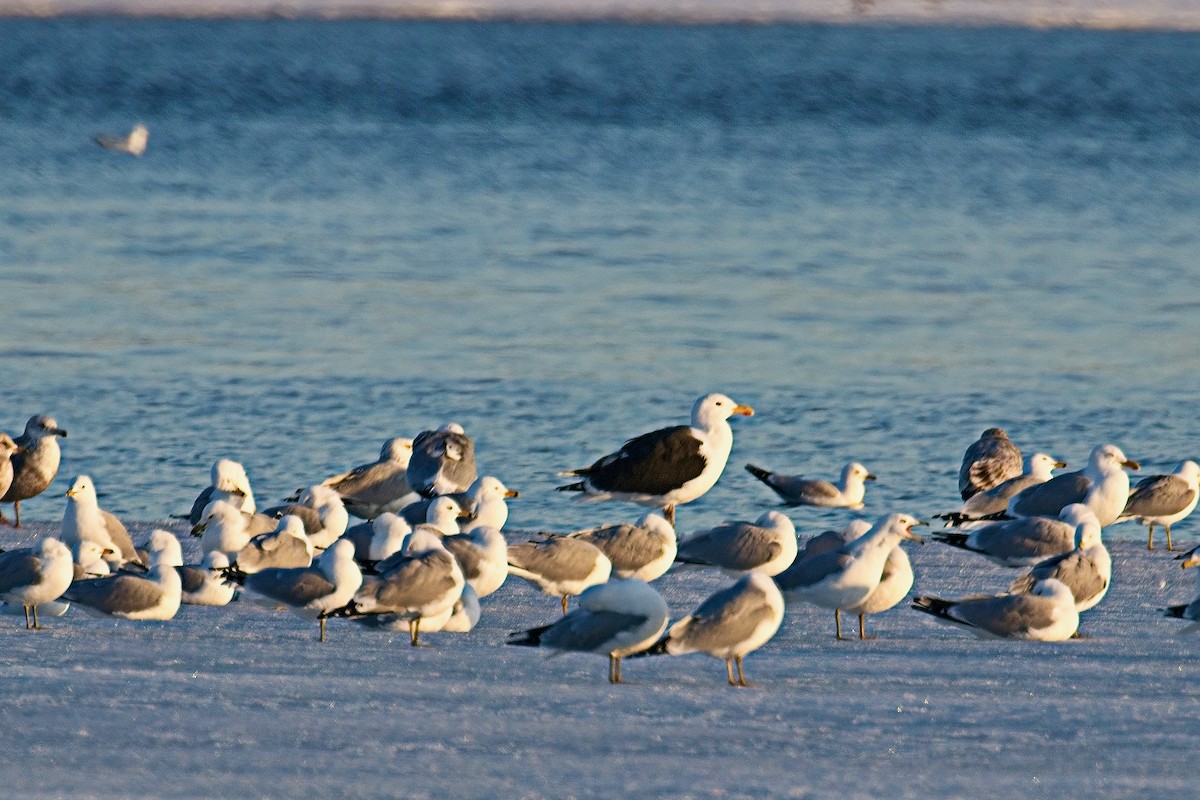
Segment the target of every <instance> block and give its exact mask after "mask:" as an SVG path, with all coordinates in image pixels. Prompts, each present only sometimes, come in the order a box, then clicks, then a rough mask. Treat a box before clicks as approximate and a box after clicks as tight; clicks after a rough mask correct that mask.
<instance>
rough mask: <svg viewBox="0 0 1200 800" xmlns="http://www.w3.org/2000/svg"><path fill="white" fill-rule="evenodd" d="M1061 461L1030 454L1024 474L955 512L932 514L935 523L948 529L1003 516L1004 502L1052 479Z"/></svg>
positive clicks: (964, 503)
mask: <svg viewBox="0 0 1200 800" xmlns="http://www.w3.org/2000/svg"><path fill="white" fill-rule="evenodd" d="M1066 466H1067V463H1066V462H1065V461H1058V460H1056V459H1054V458H1053V457H1052V456H1048V455H1046V454H1045V453H1034V454H1033V455H1031V456H1026V457H1025V468H1024V471H1023V472H1022V473H1021V474H1020V475H1018V476H1017V477H1015V478H1009V479H1008V480H1006V481H1005V482H1004V483H1001V484H1000V485H998V486H993V487H992V488H991V489H987V490H985V491H982V492H978V493H976V494H974V495H972V496H971V497H969V498H967V499H966V500H965V501H964V502H963V504H962V505H961V506H959V508H958V509H957V510H955V511H950V512H948V513H946V514H934V518H935V519H944V520H947V522H948V524H950V525H961V524H963V523H964V522H971V521H974V520H979V519H983V518H985V517H990V516H992V515H996V514H1003V513H1004V511H1005V509H1007V508H1008V501H1009V500H1011V499H1012V498H1013V497H1015V496H1016V495H1017V494H1018V493H1020V492H1023V491H1025V490H1026V489H1028V488H1029V487H1031V486H1037V485H1038V484H1041V483H1045V482H1046V481H1048V480H1050V479H1051V478H1053V477H1054V470H1056V469H1062V468H1063V467H1066Z"/></svg>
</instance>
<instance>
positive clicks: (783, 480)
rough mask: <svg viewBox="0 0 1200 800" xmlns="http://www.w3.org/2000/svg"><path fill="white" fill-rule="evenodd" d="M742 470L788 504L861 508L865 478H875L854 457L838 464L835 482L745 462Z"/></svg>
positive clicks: (864, 491)
mask: <svg viewBox="0 0 1200 800" xmlns="http://www.w3.org/2000/svg"><path fill="white" fill-rule="evenodd" d="M746 471H747V472H749V473H750V474H751V475H753V476H754V477H756V478H758V479H759V480H760V481H762V482H763V483H765V484H766V485H767V486H768V487H770V489H771V490H772V491H773V492H775V494H777V495H779V497H780V498H781V499H782V500H783V502H784V503H786V504H788V505H790V506H820V507H822V508H862V507H863V498H864V497H865V496H866V491H867V485H866V483H865V482H866V481H873V480H876V476H875V475H873V474H871V472H870V471H869V470H868V469H867V468H866V467H864V466H863V465H862V464H859V463H858V462H857V461H851V462H850V463H849V464H847V465H846V466H844V467H842V474H841V477H840V478H838V480H837V482H836V483H834V482H830V481H825V480H820V479H817V478H805V477H803V476H800V475H783V474H781V473H778V472H771V471H770V470H766V469H763V468H762V467H756V466H754V465H753V464H747V465H746Z"/></svg>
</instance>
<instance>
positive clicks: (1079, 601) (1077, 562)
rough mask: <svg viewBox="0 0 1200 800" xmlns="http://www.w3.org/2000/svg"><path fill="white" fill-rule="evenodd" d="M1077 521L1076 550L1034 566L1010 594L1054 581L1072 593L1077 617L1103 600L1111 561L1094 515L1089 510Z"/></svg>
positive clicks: (1013, 584)
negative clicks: (1040, 582)
mask: <svg viewBox="0 0 1200 800" xmlns="http://www.w3.org/2000/svg"><path fill="white" fill-rule="evenodd" d="M1084 508H1086V506H1085V507H1084ZM1079 520H1080V522H1079V524H1078V525H1076V527H1075V549H1074V550H1072V551H1071V552H1069V553H1064V554H1062V555H1060V556H1054V557H1053V558H1048V559H1046V560H1045V561H1042V562H1039V563H1038V564H1035V565H1034V567H1033V569H1031V570H1029V572H1027V573H1026V574H1024V575H1022V576H1021V577H1019V578H1017V579H1016V580H1015V581H1013V582H1012V585H1011V586H1009V587H1008V590H1009V591H1010V592H1013V593H1021V592H1029V591H1032V590H1033V587H1034V586H1035V585H1036V584H1037V583H1038V582H1039V581H1043V580H1046V579H1047V578H1054V579H1056V580H1059V581H1062V583H1063V585H1065V586H1066V587H1067V588H1068V589H1070V590H1071V595H1072V596H1073V597H1074V598H1075V610H1077V611H1079V612H1080V613H1083V612H1084V611H1087V610H1088V609H1089V608H1093V607H1094V606H1095V605H1096V604H1097V603H1099V602H1100V601H1101V600H1103V599H1104V595H1106V594H1108V586H1109V584H1110V583H1111V582H1112V557H1111V556H1109V554H1108V548H1106V547H1105V546H1104V542H1103V541H1102V540H1101V537H1100V534H1101V531H1100V523H1099V521H1097V519H1096V515H1095V514H1092V513H1091V511H1090V509H1089V510H1088V511H1087V513H1080V515H1079Z"/></svg>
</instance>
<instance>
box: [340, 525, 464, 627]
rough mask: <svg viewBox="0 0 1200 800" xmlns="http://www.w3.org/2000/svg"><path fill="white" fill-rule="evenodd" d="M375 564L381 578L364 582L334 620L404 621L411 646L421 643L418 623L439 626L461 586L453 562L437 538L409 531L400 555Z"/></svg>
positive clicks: (459, 573) (458, 596) (459, 595)
mask: <svg viewBox="0 0 1200 800" xmlns="http://www.w3.org/2000/svg"><path fill="white" fill-rule="evenodd" d="M378 566H379V568H380V573H381V577H380V578H379V579H372V580H367V581H364V582H363V585H362V588H361V589H359V590H358V592H357V593H355V595H354V598H353V599H352V600H351V602H350V603H349V604H348V605H347V606H346V607H345V608H344V609H341V610H340V611H339V612H338V616H347V617H350V618H351V619H353V618H356V617H359V616H362V615H364V614H374V615H383V619H381V620H378V621H377V623H375V624H376V625H377V626H379V625H390V624H391V623H399V622H404V623H407V625H408V632H409V638H410V641H411V642H412V646H413V647H417V646H419V645H420V635H421V623H422V622H424V621H425V620H427V619H428V620H431V621H432V620H440V621H441V622H440V623H438V624H444V622H445V620H447V619H449V617H450V615H451V614H452V613H453V608H454V604H455V603H456V602H458V601H459V600H460V599H461V598H462V593H463V587H464V586H465V585H466V580H465V578H464V577H463V572H462V568H461V567H460V566H459V565H458V560H457V559H455V558H454V556H453V555H451V553H450V551H449V550H447V549H446V548H445V546H443V544H442V540H441V537H439V536H438V535H437V534H436V533H434V532H432V531H430V530H427V529H424V528H419V529H417V530H414V531H413V533H412V536H410V537H409V539H408V544H407V545H406V546H405V548H404V552H403V554H397V555H395V556H392V557H391V558H389V559H388V560H387V561H383V562H381V563H380V564H379V565H378ZM443 615H445V616H443Z"/></svg>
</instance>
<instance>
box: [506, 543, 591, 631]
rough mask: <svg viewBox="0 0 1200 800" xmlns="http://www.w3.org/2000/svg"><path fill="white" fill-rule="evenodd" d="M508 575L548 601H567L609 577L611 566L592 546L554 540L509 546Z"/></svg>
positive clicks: (564, 611)
mask: <svg viewBox="0 0 1200 800" xmlns="http://www.w3.org/2000/svg"><path fill="white" fill-rule="evenodd" d="M508 572H509V574H510V575H516V576H517V577H518V578H524V579H525V580H527V581H529V582H530V583H533V584H534V585H536V586H537V587H538V588H539V589H541V590H542V591H543V592H545V593H546V594H548V595H550V596H551V597H560V598H562V608H563V613H564V614H565V613H567V599H568V598H569V597H573V596H575V595H578V594H580V593H582V592H583V590H584V589H586V588H588V587H589V586H595V585H596V584H598V583H604V582H605V581H607V580H608V579H609V577H610V576H611V575H612V562H611V561H609V560H608V556H606V555H604V553H602V552H600V549H599V548H597V547H596V546H595V545H592V544H589V543H587V542H585V541H582V540H580V539H568V538H565V537H562V536H555V537H553V538H551V539H543V540H541V541H537V542H522V543H521V544H512V545H509V546H508Z"/></svg>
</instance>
